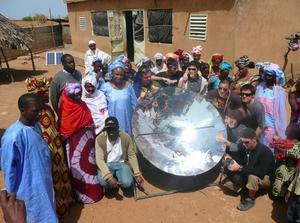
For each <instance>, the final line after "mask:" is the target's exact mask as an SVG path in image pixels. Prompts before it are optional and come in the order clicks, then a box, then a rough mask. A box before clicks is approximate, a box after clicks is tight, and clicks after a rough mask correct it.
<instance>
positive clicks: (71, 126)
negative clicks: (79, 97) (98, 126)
mask: <svg viewBox="0 0 300 223" xmlns="http://www.w3.org/2000/svg"><path fill="white" fill-rule="evenodd" d="M92 125H94V122H93V118H92V115H91V112H90V110H89V108H88V107H87V105H86V104H85V103H84V102H83V101H81V102H80V103H78V102H76V101H74V100H73V99H71V98H70V97H68V96H67V94H66V92H65V90H63V93H62V96H61V99H60V105H59V131H60V133H61V134H62V135H63V136H64V137H65V138H68V137H70V136H71V135H72V134H73V133H75V132H76V131H78V130H80V129H81V128H83V127H88V126H92Z"/></svg>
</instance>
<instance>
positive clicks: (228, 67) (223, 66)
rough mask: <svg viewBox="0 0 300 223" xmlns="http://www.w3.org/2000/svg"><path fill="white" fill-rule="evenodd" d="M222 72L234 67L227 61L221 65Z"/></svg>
mask: <svg viewBox="0 0 300 223" xmlns="http://www.w3.org/2000/svg"><path fill="white" fill-rule="evenodd" d="M220 68H221V70H232V66H231V65H230V63H228V62H227V61H223V62H222V63H221V67H220Z"/></svg>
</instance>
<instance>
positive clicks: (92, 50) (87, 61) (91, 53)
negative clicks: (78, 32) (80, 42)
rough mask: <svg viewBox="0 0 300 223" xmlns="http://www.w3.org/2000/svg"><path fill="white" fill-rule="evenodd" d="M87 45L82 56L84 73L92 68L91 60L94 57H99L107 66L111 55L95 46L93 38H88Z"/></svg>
mask: <svg viewBox="0 0 300 223" xmlns="http://www.w3.org/2000/svg"><path fill="white" fill-rule="evenodd" d="M88 46H89V49H88V50H87V51H86V53H85V56H84V65H85V74H87V73H88V72H89V71H92V70H93V67H92V62H93V60H94V58H95V57H97V58H100V59H101V61H102V64H103V65H104V66H108V65H109V64H110V63H111V56H110V55H109V54H107V53H105V52H104V51H102V50H99V49H98V48H96V42H95V41H94V40H90V41H89V43H88Z"/></svg>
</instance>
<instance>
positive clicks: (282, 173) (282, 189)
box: [272, 163, 296, 197]
mask: <svg viewBox="0 0 300 223" xmlns="http://www.w3.org/2000/svg"><path fill="white" fill-rule="evenodd" d="M295 174H296V168H295V165H294V166H291V165H286V164H285V163H284V164H281V165H280V166H279V167H278V168H277V169H276V171H275V180H274V183H273V188H272V194H273V195H274V196H276V197H284V195H285V193H286V192H287V188H288V187H289V185H290V183H291V182H292V181H293V179H294V177H295Z"/></svg>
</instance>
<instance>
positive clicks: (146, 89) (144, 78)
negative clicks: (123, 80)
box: [133, 66, 158, 100]
mask: <svg viewBox="0 0 300 223" xmlns="http://www.w3.org/2000/svg"><path fill="white" fill-rule="evenodd" d="M151 76H152V72H151V70H150V69H149V68H148V67H143V66H142V67H140V69H139V71H138V72H137V75H136V76H135V78H134V81H133V89H134V92H135V95H136V97H137V98H138V100H142V99H144V98H145V96H146V95H147V94H148V93H151V92H154V91H156V90H158V87H155V86H154V84H153V82H152V79H151Z"/></svg>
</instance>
